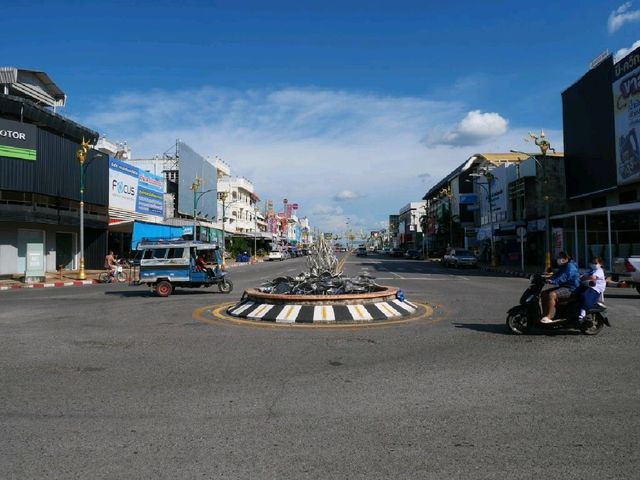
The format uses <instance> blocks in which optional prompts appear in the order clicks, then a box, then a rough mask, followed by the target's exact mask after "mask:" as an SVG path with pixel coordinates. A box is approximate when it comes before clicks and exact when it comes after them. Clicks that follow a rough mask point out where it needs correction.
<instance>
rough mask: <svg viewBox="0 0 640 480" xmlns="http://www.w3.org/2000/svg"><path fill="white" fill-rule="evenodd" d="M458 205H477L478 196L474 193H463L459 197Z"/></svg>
mask: <svg viewBox="0 0 640 480" xmlns="http://www.w3.org/2000/svg"><path fill="white" fill-rule="evenodd" d="M459 199H460V205H473V204H475V203H478V195H476V194H475V193H465V194H461V195H460V196H459Z"/></svg>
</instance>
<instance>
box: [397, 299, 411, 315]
mask: <svg viewBox="0 0 640 480" xmlns="http://www.w3.org/2000/svg"><path fill="white" fill-rule="evenodd" d="M393 303H395V304H396V305H398V306H399V307H400V308H402V309H403V310H406V311H407V312H409V313H413V312H415V311H416V309H415V308H413V307H412V306H411V305H407V304H406V303H405V302H401V301H400V300H398V299H395V300H394V301H393Z"/></svg>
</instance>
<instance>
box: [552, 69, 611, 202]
mask: <svg viewBox="0 0 640 480" xmlns="http://www.w3.org/2000/svg"><path fill="white" fill-rule="evenodd" d="M612 80H613V60H612V57H608V58H607V59H605V60H604V61H603V62H602V63H600V64H599V65H598V66H597V67H595V68H593V69H591V70H589V71H588V72H587V73H586V74H585V75H583V77H582V78H580V79H579V80H578V81H577V82H576V83H575V84H573V85H572V86H570V87H569V88H567V89H566V90H565V91H564V92H562V119H563V122H562V123H563V137H564V138H563V139H564V165H565V176H566V186H567V196H568V197H569V198H575V197H579V196H582V195H589V194H593V193H595V192H601V191H604V190H606V189H609V188H615V186H616V183H617V182H616V165H615V160H614V159H615V154H616V149H615V133H614V122H613V94H612V88H611V83H612Z"/></svg>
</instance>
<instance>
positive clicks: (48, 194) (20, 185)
mask: <svg viewBox="0 0 640 480" xmlns="http://www.w3.org/2000/svg"><path fill="white" fill-rule="evenodd" d="M65 100H66V95H65V94H64V92H63V91H62V90H61V89H60V88H59V87H58V86H57V85H56V84H55V83H54V82H53V81H52V80H51V78H49V76H48V75H47V74H46V73H44V72H39V71H33V70H23V69H18V68H11V67H7V68H0V275H19V276H24V277H27V278H40V277H42V276H44V275H45V272H52V271H56V270H57V269H58V268H59V267H60V266H61V267H62V268H64V269H67V270H77V269H79V266H80V253H81V248H80V238H81V236H82V235H81V234H80V233H81V232H80V222H79V217H80V208H81V203H80V200H81V193H80V190H81V187H80V185H81V183H80V182H81V168H82V167H81V166H80V164H79V162H78V160H77V157H76V154H77V152H78V150H79V149H80V145H81V143H82V142H83V140H84V141H85V142H89V143H90V144H94V143H95V142H96V141H97V140H98V137H99V135H98V133H97V132H95V131H93V130H91V129H89V128H87V127H84V126H82V125H80V124H78V123H76V122H74V121H72V120H70V119H68V118H65V117H63V116H61V115H59V114H58V113H56V109H57V108H59V107H63V106H64V104H65ZM84 170H85V171H84V209H83V210H84V230H83V231H84V253H85V266H86V267H87V268H101V267H102V264H103V261H104V256H105V254H106V251H107V208H108V187H107V181H106V180H105V179H106V178H108V176H109V175H108V171H109V166H108V159H107V156H106V155H103V154H101V153H100V152H97V151H95V150H91V151H89V154H88V156H87V160H86V163H85V167H84Z"/></svg>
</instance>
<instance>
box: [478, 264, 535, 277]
mask: <svg viewBox="0 0 640 480" xmlns="http://www.w3.org/2000/svg"><path fill="white" fill-rule="evenodd" d="M479 268H480V270H484V271H485V272H494V273H501V274H503V275H509V276H510V277H520V278H529V277H530V276H531V273H528V272H522V271H520V270H503V269H501V268H495V267H487V266H485V265H479Z"/></svg>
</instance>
